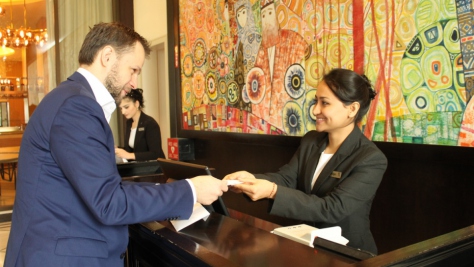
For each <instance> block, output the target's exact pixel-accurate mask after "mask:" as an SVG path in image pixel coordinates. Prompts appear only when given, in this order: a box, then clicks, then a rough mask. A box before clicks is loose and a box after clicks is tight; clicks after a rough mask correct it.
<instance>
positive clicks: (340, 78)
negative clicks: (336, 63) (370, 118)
mask: <svg viewBox="0 0 474 267" xmlns="http://www.w3.org/2000/svg"><path fill="white" fill-rule="evenodd" d="M323 81H324V82H325V83H326V84H327V86H328V87H329V89H331V91H332V92H333V93H334V95H336V97H337V98H338V99H339V100H340V101H341V102H342V103H343V104H344V105H350V104H352V103H354V102H358V103H359V104H360V108H359V111H358V112H357V115H356V116H355V118H354V122H355V123H358V122H360V121H361V120H362V117H364V115H365V114H366V113H367V111H368V110H369V107H370V102H371V100H373V99H374V98H375V95H376V94H377V93H376V92H375V91H374V89H373V88H372V84H371V83H370V80H369V79H368V78H367V76H365V75H364V74H362V75H359V74H357V73H356V72H354V71H352V70H348V69H333V70H331V71H330V72H329V73H327V74H326V75H324V77H323Z"/></svg>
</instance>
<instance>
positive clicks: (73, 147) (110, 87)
mask: <svg viewBox="0 0 474 267" xmlns="http://www.w3.org/2000/svg"><path fill="white" fill-rule="evenodd" d="M149 54H150V47H149V44H148V42H147V41H146V40H145V39H144V38H143V37H142V36H140V35H139V34H138V33H136V32H135V31H133V30H131V29H129V28H127V27H125V26H123V25H121V24H118V23H99V24H97V25H95V26H94V27H93V28H92V29H91V30H90V32H89V33H88V34H87V36H86V38H85V40H84V43H83V45H82V47H81V50H80V52H79V64H80V67H79V69H78V70H77V72H75V73H74V74H73V75H71V76H70V77H69V78H68V79H67V81H65V82H63V83H61V84H60V85H59V86H58V87H57V88H56V89H54V90H52V91H51V92H50V93H49V94H48V95H46V97H45V98H44V99H43V100H42V101H41V103H40V104H39V105H38V107H37V108H36V110H35V112H34V114H33V115H32V116H31V119H30V121H29V123H28V126H27V128H26V130H25V132H24V135H23V139H22V143H21V147H20V155H19V162H18V181H17V192H16V198H15V204H14V207H13V217H12V225H11V232H10V237H9V240H8V245H7V252H6V258H5V266H9V267H12V266H49V267H51V266H88V267H90V266H101V267H103V266H123V258H124V255H125V251H126V249H127V243H128V228H127V225H128V224H133V223H139V222H146V221H153V220H167V219H178V218H180V219H187V218H189V217H190V215H191V213H192V209H193V206H194V204H195V203H196V202H199V203H201V204H206V205H207V204H210V203H212V202H213V201H214V200H216V199H217V197H218V196H220V195H222V193H223V192H225V191H227V189H228V188H227V185H226V183H225V182H224V181H221V180H219V179H216V178H213V177H211V176H199V177H195V178H192V179H187V180H182V181H177V182H173V183H169V184H163V185H154V184H153V185H152V184H146V185H142V184H139V183H135V184H134V183H128V184H127V183H122V182H121V177H120V175H119V173H118V171H117V167H116V164H115V148H114V140H113V136H112V131H111V129H110V127H109V124H108V121H109V119H110V117H111V115H112V112H113V111H114V110H115V108H116V102H117V101H119V100H120V99H121V98H122V97H123V96H124V95H125V94H126V93H127V92H129V91H130V90H132V89H133V88H136V87H137V77H138V75H139V74H140V71H141V68H142V66H143V63H144V61H145V57H146V56H148V55H149Z"/></svg>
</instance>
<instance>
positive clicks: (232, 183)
mask: <svg viewBox="0 0 474 267" xmlns="http://www.w3.org/2000/svg"><path fill="white" fill-rule="evenodd" d="M241 183H242V182H241V181H239V180H227V186H232V185H236V184H241Z"/></svg>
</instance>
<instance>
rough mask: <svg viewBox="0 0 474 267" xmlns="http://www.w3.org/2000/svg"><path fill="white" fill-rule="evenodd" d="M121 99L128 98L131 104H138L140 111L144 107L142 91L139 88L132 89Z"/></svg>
mask: <svg viewBox="0 0 474 267" xmlns="http://www.w3.org/2000/svg"><path fill="white" fill-rule="evenodd" d="M123 98H128V99H130V100H131V101H132V102H133V103H135V101H138V103H139V104H140V106H139V107H138V108H139V109H142V108H144V107H145V105H144V104H143V103H144V102H145V101H144V100H143V89H140V88H137V89H132V90H130V92H129V93H128V94H126V95H125V96H124V97H123Z"/></svg>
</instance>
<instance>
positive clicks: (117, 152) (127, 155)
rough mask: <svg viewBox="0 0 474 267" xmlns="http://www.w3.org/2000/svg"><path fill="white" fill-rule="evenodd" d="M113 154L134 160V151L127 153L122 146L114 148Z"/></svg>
mask: <svg viewBox="0 0 474 267" xmlns="http://www.w3.org/2000/svg"><path fill="white" fill-rule="evenodd" d="M115 155H116V156H117V157H120V158H124V159H129V160H134V159H135V154H134V153H129V152H127V151H126V150H125V149H122V148H118V147H116V148H115Z"/></svg>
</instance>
